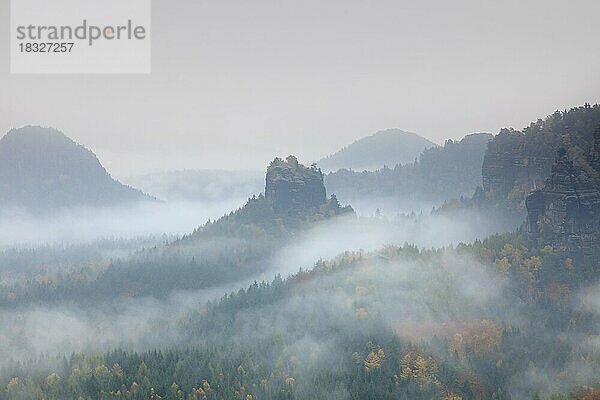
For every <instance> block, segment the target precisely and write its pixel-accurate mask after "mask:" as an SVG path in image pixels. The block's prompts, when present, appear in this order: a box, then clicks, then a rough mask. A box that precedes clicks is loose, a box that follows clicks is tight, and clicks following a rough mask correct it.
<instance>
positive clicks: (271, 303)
mask: <svg viewBox="0 0 600 400" xmlns="http://www.w3.org/2000/svg"><path fill="white" fill-rule="evenodd" d="M594 261H595V262H598V259H595V260H594ZM591 265H597V264H591ZM589 266H590V265H587V266H586V265H582V264H578V263H576V262H575V263H572V260H570V259H569V258H568V257H566V255H565V254H564V253H561V252H560V251H557V250H555V249H551V248H544V249H536V248H531V249H530V248H527V247H526V246H525V244H524V242H523V241H522V239H521V237H520V236H519V235H518V234H506V235H496V236H493V237H491V238H489V239H487V240H485V241H482V242H481V241H477V242H475V243H473V244H469V245H459V246H457V247H456V248H450V249H443V250H419V249H418V248H416V247H414V246H409V245H405V246H402V247H397V246H390V247H387V248H385V249H382V250H380V251H377V252H374V253H366V254H365V253H361V252H357V253H345V254H342V255H340V256H339V257H337V258H336V259H334V260H331V261H321V262H318V263H317V264H316V265H315V267H314V269H313V270H311V271H305V272H300V273H298V274H296V275H295V276H293V277H291V278H289V279H288V280H285V281H284V280H282V279H281V278H280V277H276V278H275V280H274V281H273V282H272V283H270V284H266V283H261V284H258V283H255V284H253V285H251V286H249V287H248V288H247V289H243V290H240V291H239V292H236V293H234V294H230V295H227V296H225V297H223V298H222V299H221V300H220V301H217V302H212V303H209V304H207V305H206V306H205V307H200V308H199V309H198V310H197V311H193V312H191V313H187V314H186V315H183V316H178V320H179V324H178V325H177V328H176V329H177V330H178V331H179V332H180V334H181V335H182V336H181V340H182V341H181V345H178V346H175V347H174V348H169V349H163V350H153V351H147V352H141V353H138V352H132V351H123V350H115V351H111V352H108V353H104V354H74V355H71V356H70V357H68V358H62V357H59V358H56V359H49V358H45V359H41V360H39V361H37V362H36V365H37V366H36V368H32V367H31V364H27V363H25V364H20V363H14V364H12V365H9V366H6V367H5V368H3V369H2V371H1V372H0V382H1V384H2V386H3V387H4V389H3V390H1V391H0V399H18V398H47V399H62V398H74V399H75V398H84V399H97V398H106V399H111V398H116V399H117V398H125V399H154V400H156V399H159V398H162V399H181V398H187V399H215V400H217V399H219V400H221V399H222V400H225V399H244V400H250V399H252V400H254V399H306V398H327V399H330V398H332V399H338V398H339V399H345V398H353V399H392V398H405V399H431V398H439V399H453V400H456V399H469V400H471V399H473V400H475V399H477V400H479V399H513V398H519V399H591V398H593V397H591V396H595V395H597V393H598V389H599V386H598V385H600V382H599V381H598V375H596V374H594V371H598V370H599V368H600V364H599V362H600V361H599V360H600V358H598V349H597V348H596V347H594V340H595V338H596V337H597V330H596V328H597V326H598V325H597V324H598V318H599V317H600V316H599V315H598V314H597V310H595V309H594V308H590V307H589V302H591V301H595V297H594V296H597V293H595V292H594V290H595V287H594V286H593V285H591V286H590V285H589V282H590V280H589V275H588V274H589V273H590V270H589ZM592 272H593V270H592ZM593 273H595V274H596V275H595V276H596V277H597V271H595V272H593ZM465 274H467V275H465ZM473 285H475V286H476V287H487V290H486V292H485V293H481V292H475V291H473V288H474V286H473ZM164 329H173V327H170V326H169V327H168V328H167V327H161V326H160V325H157V326H155V327H154V328H153V330H152V332H149V334H156V333H157V332H159V333H160V332H161V330H164ZM570 339H573V340H570ZM548 349H552V351H548Z"/></svg>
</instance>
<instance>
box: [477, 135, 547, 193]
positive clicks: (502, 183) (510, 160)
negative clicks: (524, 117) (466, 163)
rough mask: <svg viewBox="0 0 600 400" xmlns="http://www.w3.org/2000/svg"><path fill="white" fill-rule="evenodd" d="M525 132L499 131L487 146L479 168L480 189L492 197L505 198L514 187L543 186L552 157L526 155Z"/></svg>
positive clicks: (526, 188) (527, 188) (528, 188)
mask: <svg viewBox="0 0 600 400" xmlns="http://www.w3.org/2000/svg"><path fill="white" fill-rule="evenodd" d="M525 144H526V143H525V135H524V134H523V133H521V132H517V131H512V130H506V129H505V130H502V131H501V132H500V133H499V134H498V135H497V136H496V137H495V138H494V140H493V141H491V142H490V143H489V145H488V149H487V151H486V154H485V157H484V160H483V167H482V176H483V189H484V191H486V192H488V193H490V196H491V197H494V198H504V199H505V198H508V197H509V195H510V193H511V192H512V191H514V190H519V189H522V190H525V191H529V190H530V189H535V188H538V187H541V186H543V183H544V181H545V180H546V178H547V177H548V176H549V175H550V172H551V171H552V164H553V163H554V157H552V156H550V155H544V154H528V152H527V151H526V150H527V149H526V145H525Z"/></svg>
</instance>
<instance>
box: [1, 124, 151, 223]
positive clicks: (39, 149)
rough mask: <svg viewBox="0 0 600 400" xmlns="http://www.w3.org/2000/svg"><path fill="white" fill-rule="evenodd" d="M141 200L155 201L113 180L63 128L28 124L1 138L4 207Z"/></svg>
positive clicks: (36, 207)
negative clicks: (56, 128) (61, 130)
mask: <svg viewBox="0 0 600 400" xmlns="http://www.w3.org/2000/svg"><path fill="white" fill-rule="evenodd" d="M140 201H154V199H152V198H150V197H148V196H146V195H145V194H143V193H142V192H140V191H139V190H136V189H133V188H131V187H129V186H125V185H122V184H121V183H119V182H118V181H116V180H115V179H113V178H112V177H111V176H110V175H109V174H108V172H106V170H105V169H104V167H102V165H101V164H100V161H98V158H97V157H96V155H95V154H94V153H92V152H91V151H90V150H88V149H86V148H85V147H83V146H82V145H80V144H78V143H75V142H74V141H73V140H71V139H69V138H68V137H66V136H65V135H64V134H63V133H62V132H60V131H58V130H55V129H51V128H41V127H37V126H27V127H24V128H20V129H13V130H11V131H10V132H8V133H7V134H6V135H5V136H4V137H2V139H0V207H16V208H21V209H26V210H27V211H31V212H46V211H52V210H57V209H60V208H68V207H81V206H92V207H93V206H112V205H116V204H124V203H136V202H140Z"/></svg>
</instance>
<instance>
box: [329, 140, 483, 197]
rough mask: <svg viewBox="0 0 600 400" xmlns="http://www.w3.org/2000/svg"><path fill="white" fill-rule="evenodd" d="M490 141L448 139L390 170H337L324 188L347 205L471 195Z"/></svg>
mask: <svg viewBox="0 0 600 400" xmlns="http://www.w3.org/2000/svg"><path fill="white" fill-rule="evenodd" d="M491 139H492V135H491V134H488V133H475V134H472V135H467V136H465V137H464V138H463V139H462V140H460V141H453V140H448V141H446V143H445V144H444V146H443V147H433V148H430V149H427V150H425V151H424V152H423V153H422V154H421V155H420V156H419V159H418V160H417V161H416V162H415V163H413V164H409V165H396V166H395V167H394V168H393V169H392V168H387V167H385V168H382V169H380V170H377V171H372V172H369V171H363V172H356V171H352V170H340V171H337V172H334V173H330V174H328V175H327V176H326V177H325V186H326V187H327V190H329V191H332V192H335V193H336V194H337V195H338V197H339V198H340V200H343V201H349V202H351V201H352V200H353V199H357V198H369V197H373V198H374V197H384V196H393V197H404V198H413V199H417V200H430V201H444V200H446V199H450V198H454V197H460V196H463V195H466V196H470V195H472V194H473V192H474V191H475V189H476V188H477V187H478V186H480V185H481V165H482V163H483V156H484V154H485V151H486V148H487V145H488V142H489V141H490V140H491Z"/></svg>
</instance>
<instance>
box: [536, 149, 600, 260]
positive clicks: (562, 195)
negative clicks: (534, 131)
mask: <svg viewBox="0 0 600 400" xmlns="http://www.w3.org/2000/svg"><path fill="white" fill-rule="evenodd" d="M599 143H600V140H598V139H597V140H596V144H595V146H594V149H593V150H592V152H591V155H590V156H589V157H588V159H589V160H590V164H597V158H598V154H599V153H598V149H599V148H600V144H599ZM594 175H596V176H594ZM526 205H527V226H526V229H527V237H528V239H529V241H530V242H531V243H533V244H535V245H537V246H540V247H543V246H546V245H550V246H552V247H554V248H558V249H563V250H566V251H568V252H571V253H573V255H574V256H582V257H584V258H587V257H589V256H591V254H592V251H593V250H594V249H595V248H596V247H597V246H598V243H600V241H599V240H600V185H599V184H598V179H597V170H596V171H592V172H591V173H589V172H586V171H584V170H583V169H582V168H581V167H578V166H575V165H574V164H573V162H572V161H571V159H570V158H569V156H568V154H567V151H566V150H565V149H563V148H561V149H560V150H559V152H558V156H557V159H556V162H555V163H554V166H553V168H552V173H551V175H550V178H549V179H548V180H547V182H546V184H545V186H544V188H543V189H541V190H536V191H534V192H532V193H531V194H530V195H529V196H528V197H527V201H526Z"/></svg>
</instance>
